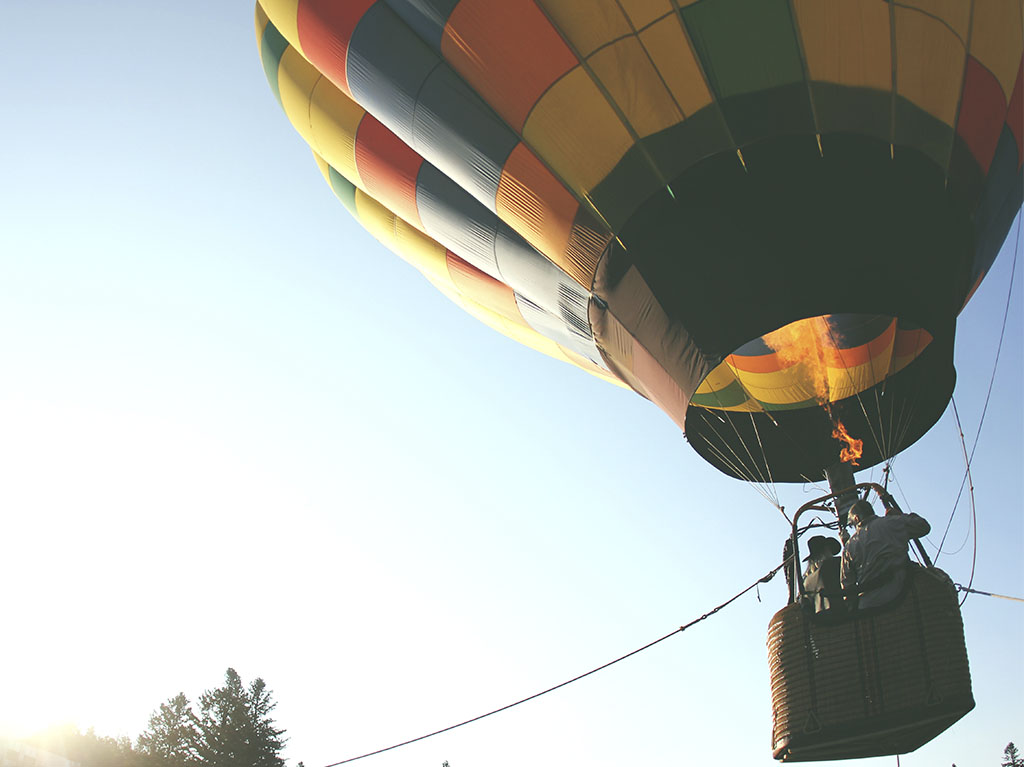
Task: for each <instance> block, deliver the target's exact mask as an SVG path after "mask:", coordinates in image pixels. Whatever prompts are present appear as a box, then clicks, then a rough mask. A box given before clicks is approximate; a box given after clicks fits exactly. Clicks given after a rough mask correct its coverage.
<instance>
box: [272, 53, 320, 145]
mask: <svg viewBox="0 0 1024 767" xmlns="http://www.w3.org/2000/svg"><path fill="white" fill-rule="evenodd" d="M322 77H323V75H321V74H320V73H319V72H318V71H316V69H315V68H314V67H313V66H312V65H311V64H310V63H309V62H308V61H306V60H305V59H304V58H302V55H301V54H300V53H299V52H298V51H297V50H296V49H295V48H288V49H287V50H286V51H285V52H284V55H283V56H281V63H280V64H279V65H278V68H277V83H278V87H279V88H280V93H281V104H282V105H283V106H284V113H285V114H286V115H287V116H288V121H289V122H291V124H292V127H294V128H295V130H297V131H298V132H299V135H300V136H302V138H303V139H304V140H305V142H306V143H307V144H309V145H310V147H312V149H313V151H314V152H317V153H318V154H323V153H322V152H320V148H319V146H318V144H317V140H316V136H315V135H314V133H313V129H312V126H311V125H310V124H309V99H310V95H311V94H312V93H313V89H314V88H315V87H316V84H317V81H318V80H320V79H321V78H322Z"/></svg>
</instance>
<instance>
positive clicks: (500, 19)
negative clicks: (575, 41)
mask: <svg viewBox="0 0 1024 767" xmlns="http://www.w3.org/2000/svg"><path fill="white" fill-rule="evenodd" d="M441 52H442V53H443V54H444V57H445V59H446V60H447V61H448V62H449V63H450V64H451V65H452V67H453V68H454V69H455V71H456V72H458V73H459V74H460V75H462V77H463V78H465V80H466V81H467V82H468V83H469V84H470V85H472V86H473V89H474V90H475V91H476V92H477V93H479V94H480V95H481V96H482V97H483V99H484V101H486V102H487V103H488V104H490V105H491V107H493V108H494V111H496V112H497V113H498V114H499V115H501V116H502V117H503V118H504V119H505V120H506V121H507V122H508V124H509V125H511V126H512V128H513V129H514V130H515V131H516V132H521V131H522V129H523V124H524V123H525V122H526V117H527V115H528V114H529V113H530V110H531V109H532V108H533V105H534V104H535V103H537V99H539V98H540V96H541V94H543V93H544V91H546V90H547V89H548V87H549V86H550V85H551V83H553V82H555V80H557V79H558V78H560V77H561V76H562V75H564V74H565V73H566V72H568V71H569V70H570V69H572V68H573V67H574V66H576V65H577V64H578V63H579V62H578V61H577V60H576V57H575V56H574V55H573V53H572V51H570V50H569V47H568V46H567V45H566V44H565V42H564V41H563V40H562V37H561V35H559V34H558V31H557V30H556V29H555V28H554V27H552V26H551V23H550V22H549V21H548V19H547V17H546V16H545V15H544V14H543V13H542V12H541V11H540V9H539V8H537V5H536V4H535V3H534V1H533V0H502V2H500V3H494V2H490V1H489V0H462V2H460V3H459V4H458V5H457V6H455V10H454V11H453V12H452V15H451V17H450V18H449V19H448V24H447V26H445V29H444V37H443V38H442V39H441Z"/></svg>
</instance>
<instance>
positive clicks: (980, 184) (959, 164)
mask: <svg viewBox="0 0 1024 767" xmlns="http://www.w3.org/2000/svg"><path fill="white" fill-rule="evenodd" d="M949 190H950V192H952V194H953V196H954V197H956V199H957V202H958V203H959V204H960V205H962V206H963V207H964V208H965V209H966V210H974V209H975V208H976V207H977V206H978V203H979V201H980V200H981V195H982V194H983V193H984V191H985V174H984V173H983V172H982V170H981V166H979V165H978V161H977V160H975V159H974V155H973V154H971V150H970V149H969V148H968V146H967V142H965V141H964V140H963V138H961V137H960V136H959V135H956V136H954V137H953V156H952V157H951V158H950V161H949Z"/></svg>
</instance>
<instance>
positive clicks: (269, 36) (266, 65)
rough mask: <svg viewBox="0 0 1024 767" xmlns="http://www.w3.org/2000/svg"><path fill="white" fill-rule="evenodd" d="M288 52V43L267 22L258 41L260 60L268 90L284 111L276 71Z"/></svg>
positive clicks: (275, 28)
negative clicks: (268, 85) (272, 93)
mask: <svg viewBox="0 0 1024 767" xmlns="http://www.w3.org/2000/svg"><path fill="white" fill-rule="evenodd" d="M286 50H288V41H287V40H285V39H284V35H282V34H281V33H280V32H279V31H278V29H277V27H275V26H274V25H273V24H272V23H271V22H269V21H268V22H267V27H266V29H264V30H263V37H262V38H261V39H260V58H261V59H262V60H263V73H264V74H265V75H266V76H267V82H268V83H270V90H272V91H273V92H274V98H275V99H277V103H278V104H280V105H281V108H282V109H284V102H283V101H281V85H280V83H279V82H278V80H277V70H278V68H279V67H280V66H281V57H282V56H284V52H285V51H286Z"/></svg>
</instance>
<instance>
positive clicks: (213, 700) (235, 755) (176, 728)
mask: <svg viewBox="0 0 1024 767" xmlns="http://www.w3.org/2000/svg"><path fill="white" fill-rule="evenodd" d="M196 703H197V705H195V706H193V704H192V703H191V702H190V701H189V699H188V698H186V697H185V694H184V693H178V694H177V695H175V696H174V697H173V698H170V699H169V700H168V701H167V702H166V703H161V704H160V707H159V708H158V709H157V710H156V711H154V712H153V715H152V716H150V718H149V726H148V728H147V729H146V730H145V731H144V732H143V733H142V734H141V735H139V737H138V739H137V740H136V741H135V743H132V741H131V740H130V739H129V738H126V737H123V738H110V737H104V736H100V735H96V733H95V732H93V731H92V730H89V731H88V732H84V733H83V732H79V731H78V730H77V729H72V728H61V729H58V730H56V731H49V732H47V733H44V734H41V735H39V736H37V737H35V738H30V739H29V740H28V741H27V742H28V743H29V744H30V745H34V746H37V747H39V748H41V749H44V750H46V751H50V752H51V753H55V754H58V755H60V756H63V757H64V758H65V759H69V760H71V761H73V762H78V763H80V764H81V765H82V767H284V765H285V761H284V759H283V758H282V757H281V750H282V749H283V748H284V745H285V742H286V738H285V737H284V733H285V730H284V729H282V728H280V727H277V725H276V723H275V721H274V718H273V717H272V716H271V714H272V712H273V710H274V707H275V706H276V705H277V704H276V703H275V702H274V699H273V696H272V694H271V691H270V690H269V689H267V685H266V683H265V682H264V681H263V680H262V679H256V680H255V681H254V682H253V683H252V684H250V685H248V686H246V685H244V684H243V683H242V678H241V677H240V676H239V675H238V673H237V672H236V671H235V670H234V669H233V668H229V669H228V670H227V672H226V673H225V675H224V684H223V685H222V686H220V687H215V688H214V689H212V690H207V691H206V692H204V693H203V694H202V695H200V696H199V700H198V701H197V702H196ZM299 767H302V763H301V762H300V763H299Z"/></svg>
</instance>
